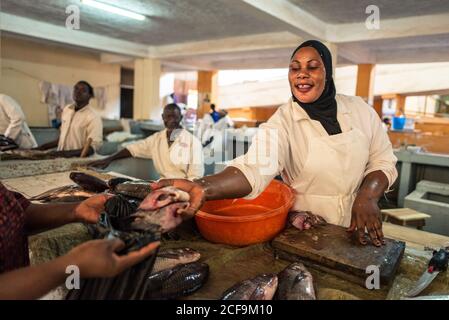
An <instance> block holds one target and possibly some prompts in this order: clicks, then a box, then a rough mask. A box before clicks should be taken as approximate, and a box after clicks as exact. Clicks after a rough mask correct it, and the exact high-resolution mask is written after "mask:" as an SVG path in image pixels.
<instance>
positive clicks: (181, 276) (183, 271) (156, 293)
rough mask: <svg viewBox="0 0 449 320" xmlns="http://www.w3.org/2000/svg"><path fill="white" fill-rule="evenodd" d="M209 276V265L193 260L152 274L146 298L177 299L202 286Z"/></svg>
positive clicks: (146, 284) (147, 286)
mask: <svg viewBox="0 0 449 320" xmlns="http://www.w3.org/2000/svg"><path fill="white" fill-rule="evenodd" d="M208 276H209V266H208V265H207V264H205V263H199V262H193V263H188V264H180V265H177V266H175V267H173V268H171V269H165V270H162V271H159V272H156V273H154V274H151V275H150V276H149V277H148V278H147V280H146V283H145V286H146V289H145V291H146V294H145V299H148V300H162V299H176V298H179V297H183V296H186V295H189V294H191V293H193V292H195V291H197V290H198V289H199V288H201V287H202V286H203V285H204V283H205V282H206V281H207V278H208Z"/></svg>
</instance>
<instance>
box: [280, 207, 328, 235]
mask: <svg viewBox="0 0 449 320" xmlns="http://www.w3.org/2000/svg"><path fill="white" fill-rule="evenodd" d="M288 221H289V222H290V224H291V225H292V226H294V227H295V228H297V229H299V230H301V231H302V230H307V229H310V228H312V227H315V226H321V225H326V224H327V222H326V220H325V219H324V218H323V217H321V216H318V215H315V214H313V213H312V212H310V211H292V212H290V213H289V214H288Z"/></svg>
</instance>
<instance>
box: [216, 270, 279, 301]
mask: <svg viewBox="0 0 449 320" xmlns="http://www.w3.org/2000/svg"><path fill="white" fill-rule="evenodd" d="M277 286H278V278H277V276H276V275H275V274H261V275H258V276H257V277H255V278H252V279H248V280H244V281H241V282H239V283H237V284H235V285H234V286H232V287H231V288H229V289H228V290H226V291H225V292H224V293H223V297H222V300H271V299H273V296H274V294H275V292H276V289H277Z"/></svg>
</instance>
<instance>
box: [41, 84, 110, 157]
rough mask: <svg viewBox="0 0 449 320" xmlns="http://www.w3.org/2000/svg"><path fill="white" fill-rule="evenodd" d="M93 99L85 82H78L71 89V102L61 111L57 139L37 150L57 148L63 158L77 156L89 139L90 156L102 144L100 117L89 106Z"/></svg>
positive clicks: (92, 90)
mask: <svg viewBox="0 0 449 320" xmlns="http://www.w3.org/2000/svg"><path fill="white" fill-rule="evenodd" d="M93 97H94V89H93V88H92V86H91V85H90V84H89V83H87V82H86V81H79V82H78V83H77V84H76V85H75V87H74V88H73V100H74V101H75V103H73V104H69V105H68V106H66V107H65V108H64V110H63V111H62V116H61V120H62V124H61V133H60V135H59V139H58V140H56V141H52V142H49V143H46V144H44V145H42V146H41V147H39V148H38V149H39V150H47V149H51V148H54V147H56V146H57V147H58V151H61V154H62V155H63V156H72V157H75V156H79V155H80V154H81V152H82V149H83V148H84V146H85V145H86V143H87V141H88V139H89V138H91V139H92V144H91V146H90V147H89V152H88V154H89V155H91V154H93V153H94V151H96V150H98V149H99V148H100V147H101V145H102V144H103V123H102V121H101V118H100V116H99V115H98V114H97V113H96V112H95V111H94V110H93V109H92V107H91V106H90V105H89V101H90V99H92V98H93Z"/></svg>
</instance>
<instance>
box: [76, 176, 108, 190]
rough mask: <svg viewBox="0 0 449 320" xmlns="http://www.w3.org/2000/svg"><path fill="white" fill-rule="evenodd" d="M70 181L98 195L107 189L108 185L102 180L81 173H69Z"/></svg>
mask: <svg viewBox="0 0 449 320" xmlns="http://www.w3.org/2000/svg"><path fill="white" fill-rule="evenodd" d="M70 179H71V180H72V181H73V182H75V183H76V184H77V185H79V186H80V187H81V188H83V189H84V190H87V191H92V192H98V193H99V192H104V191H106V190H107V189H109V186H108V184H107V183H106V182H105V181H104V180H101V179H100V178H97V177H94V176H91V175H89V174H86V173H83V172H71V173H70Z"/></svg>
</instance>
